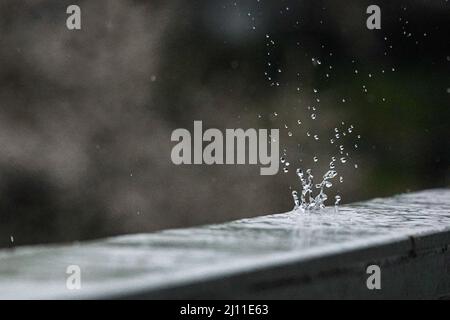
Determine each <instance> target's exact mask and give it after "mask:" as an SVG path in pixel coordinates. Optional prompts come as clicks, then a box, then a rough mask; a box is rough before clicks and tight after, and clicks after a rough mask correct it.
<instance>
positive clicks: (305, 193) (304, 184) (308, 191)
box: [292, 168, 337, 212]
mask: <svg viewBox="0 0 450 320" xmlns="http://www.w3.org/2000/svg"><path fill="white" fill-rule="evenodd" d="M297 176H298V178H299V179H300V183H301V193H300V198H299V196H298V192H297V191H296V190H294V191H292V197H293V199H294V211H295V210H301V211H303V212H304V211H306V210H318V209H322V208H325V201H326V200H327V199H328V196H327V194H326V193H325V188H331V187H332V186H333V183H332V182H331V181H330V180H332V179H333V178H334V177H336V176H337V172H336V171H335V170H328V171H327V172H326V173H325V175H324V176H323V179H322V182H320V183H318V184H316V185H315V186H314V183H313V181H314V176H313V175H312V170H311V169H307V170H306V175H305V173H304V172H303V170H302V169H300V168H299V169H297ZM314 189H316V190H317V192H318V193H317V194H316V195H315V196H314Z"/></svg>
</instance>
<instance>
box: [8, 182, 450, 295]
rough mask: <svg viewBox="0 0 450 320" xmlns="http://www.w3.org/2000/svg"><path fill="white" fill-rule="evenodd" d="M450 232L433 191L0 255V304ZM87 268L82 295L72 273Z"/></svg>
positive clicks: (122, 288)
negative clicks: (69, 282) (70, 283)
mask: <svg viewBox="0 0 450 320" xmlns="http://www.w3.org/2000/svg"><path fill="white" fill-rule="evenodd" d="M447 231H450V190H445V189H441V190H430V191H422V192H417V193H410V194H404V195H399V196H395V197H391V198H383V199H374V200H371V201H367V202H361V203H355V204H352V205H347V206H341V207H340V208H339V211H337V212H336V210H335V208H334V207H331V208H327V209H325V210H322V211H320V212H317V211H315V212H309V213H301V212H289V213H284V214H275V215H269V216H263V217H258V218H252V219H244V220H238V221H233V222H230V223H225V224H219V225H209V226H203V227H198V228H189V229H176V230H166V231H162V232H157V233H151V234H140V235H129V236H121V237H116V238H110V239H105V240H99V241H94V242H89V243H83V244H74V245H64V246H42V247H41V246H35V247H24V248H18V249H16V250H2V251H0V298H71V297H101V296H102V295H104V294H105V293H108V294H115V293H116V294H117V293H121V294H125V293H126V292H133V291H134V290H141V291H142V290H143V291H145V290H157V289H158V288H165V287H168V286H173V285H177V284H180V283H187V282H195V281H196V279H202V280H203V279H208V278H217V277H221V276H224V275H228V274H234V273H239V272H243V271H246V270H254V269H258V268H264V267H265V266H267V265H270V264H273V263H282V262H283V261H290V260H294V259H295V260H296V261H299V260H301V259H312V258H314V259H320V257H321V256H326V255H327V254H330V253H331V252H333V253H336V252H340V251H342V252H345V251H348V250H352V249H355V248H360V247H370V246H376V245H378V244H379V243H380V242H383V243H384V242H386V241H387V242H389V241H391V242H395V241H397V240H398V239H404V238H407V237H408V236H414V235H416V234H420V233H423V232H428V233H440V232H447ZM69 265H78V266H79V267H80V268H81V279H82V282H81V283H82V288H81V290H68V289H67V288H66V279H67V277H68V275H67V274H66V269H67V267H68V266H69Z"/></svg>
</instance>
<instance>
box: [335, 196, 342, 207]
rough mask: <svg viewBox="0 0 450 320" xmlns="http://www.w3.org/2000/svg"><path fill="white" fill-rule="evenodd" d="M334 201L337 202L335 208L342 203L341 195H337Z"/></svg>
mask: <svg viewBox="0 0 450 320" xmlns="http://www.w3.org/2000/svg"><path fill="white" fill-rule="evenodd" d="M334 199H335V200H336V201H335V202H334V205H335V206H337V205H339V203H340V202H341V196H340V195H336V196H335V197H334Z"/></svg>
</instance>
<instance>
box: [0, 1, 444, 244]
mask: <svg viewBox="0 0 450 320" xmlns="http://www.w3.org/2000/svg"><path fill="white" fill-rule="evenodd" d="M69 4H77V5H79V6H80V7H81V10H82V30H80V31H69V30H67V28H66V19H67V16H68V15H67V14H66V8H67V6H68V5H69ZM370 4H377V5H379V6H380V7H381V21H382V22H381V27H382V28H381V30H368V29H367V28H366V19H367V17H368V15H367V14H366V8H367V6H368V5H370ZM449 13H450V12H449V3H448V1H446V0H428V1H427V0H409V1H376V2H373V3H372V1H371V2H369V1H363V0H361V1H331V0H330V1H325V0H323V1H320V0H315V1H312V0H311V1H306V0H296V1H288V0H285V1H269V0H251V1H250V0H249V1H241V0H236V1H223V0H222V1H219V0H205V1H181V0H171V1H137V0H135V1H132V0H120V1H115V0H114V1H113V0H109V1H107V0H98V1H87V0H86V1H81V0H79V1H56V0H53V1H46V0H36V1H17V0H2V1H1V3H0V246H3V247H8V246H16V245H22V244H31V243H46V242H60V241H73V240H83V239H91V238H97V237H103V236H109V235H115V234H123V233H134V232H147V231H151V230H157V229H162V228H169V227H180V226H189V225H195V224H203V223H212V222H219V221H226V220H230V219H235V218H239V217H251V216H256V215H262V214H269V213H276V212H283V211H288V210H290V209H291V208H292V207H293V203H292V199H291V189H296V188H298V181H297V180H296V177H295V168H297V167H302V168H312V169H313V173H314V174H315V176H316V177H319V176H321V175H323V174H324V172H325V171H326V169H327V167H328V163H329V158H330V156H333V155H335V156H337V157H340V156H341V155H340V154H339V152H338V149H337V148H338V146H339V145H341V144H343V145H345V152H344V153H347V152H348V153H349V154H348V156H347V158H348V161H347V162H346V163H345V164H343V163H339V164H338V166H337V170H338V172H339V176H340V177H342V182H338V181H336V182H335V183H334V186H333V188H331V190H330V192H329V194H330V197H332V196H334V195H335V194H340V195H341V196H342V199H343V203H348V202H353V201H358V200H363V199H368V198H373V197H378V196H387V195H393V194H396V193H400V192H409V191H414V190H419V189H425V188H436V187H448V186H449V183H450V182H449V181H450V179H449V176H450V167H449V164H450V159H449V158H450V143H449V141H450V139H449V138H450V130H449V120H450V109H449V97H450V81H449V80H450V77H449V66H450V50H449V49H450V43H449V40H448V35H449V31H450V28H449V22H450V19H449ZM314 109H315V110H314ZM312 113H314V114H316V116H317V117H316V119H315V120H313V119H312V118H311V114H312ZM194 120H202V121H203V125H204V127H214V128H220V129H225V128H280V135H281V138H280V140H281V146H280V148H281V152H282V153H285V155H284V156H285V157H286V158H287V159H288V161H289V162H290V166H289V168H288V169H289V171H288V172H286V173H285V172H284V171H283V170H282V167H280V172H279V174H278V175H276V176H260V175H259V167H258V166H245V165H239V166H238V165H236V166H205V165H203V166H175V165H173V164H172V162H171V160H170V152H171V148H172V146H173V145H174V143H172V142H171V141H170V135H171V133H172V130H174V129H176V128H180V127H181V128H188V129H189V130H192V127H193V121H194ZM299 121H300V122H301V124H300V125H299V124H298V122H299ZM350 126H352V127H353V131H352V132H351V133H350V132H348V131H346V130H348V128H349V127H350ZM334 128H338V130H339V131H340V132H341V133H342V132H347V135H346V136H345V137H344V136H341V137H340V140H339V141H338V142H335V143H333V144H331V143H330V139H332V138H333V137H334V134H335V132H334ZM316 134H317V135H318V137H319V140H315V139H314V138H313V136H314V135H316ZM358 135H359V136H360V138H358ZM355 144H357V147H355ZM314 157H317V159H318V161H317V162H314V160H313V158H314ZM355 164H356V165H357V168H356V167H355Z"/></svg>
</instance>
